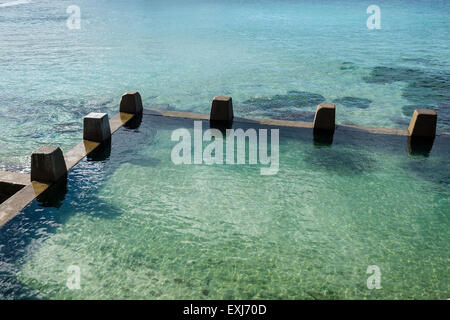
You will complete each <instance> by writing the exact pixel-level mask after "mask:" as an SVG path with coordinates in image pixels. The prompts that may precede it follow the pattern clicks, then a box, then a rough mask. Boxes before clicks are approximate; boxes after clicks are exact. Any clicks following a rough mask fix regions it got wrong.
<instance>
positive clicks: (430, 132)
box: [408, 109, 437, 138]
mask: <svg viewBox="0 0 450 320" xmlns="http://www.w3.org/2000/svg"><path fill="white" fill-rule="evenodd" d="M436 123H437V114H436V111H434V110H425V109H416V110H414V112H413V115H412V118H411V122H410V123H409V127H408V134H409V136H411V137H430V138H431V137H434V136H435V135H436Z"/></svg>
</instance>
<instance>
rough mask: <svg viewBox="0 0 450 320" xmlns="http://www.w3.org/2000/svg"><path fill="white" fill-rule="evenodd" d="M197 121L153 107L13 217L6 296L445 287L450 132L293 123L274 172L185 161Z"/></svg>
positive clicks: (367, 294)
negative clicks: (416, 139)
mask: <svg viewBox="0 0 450 320" xmlns="http://www.w3.org/2000/svg"><path fill="white" fill-rule="evenodd" d="M193 126H194V123H193V120H187V119H170V118H164V117H161V116H152V115H150V114H148V113H145V114H144V117H143V119H142V124H141V125H140V126H139V127H137V128H136V126H134V129H133V128H122V129H120V130H119V131H118V133H116V134H115V135H114V136H113V138H112V142H111V144H110V145H108V144H107V145H105V146H104V147H103V148H102V149H100V150H98V151H96V152H95V154H91V155H90V156H89V157H88V159H85V160H83V161H82V162H80V163H79V164H78V165H77V166H76V167H75V168H74V169H73V170H72V171H70V173H69V175H68V178H67V183H66V184H65V183H64V181H63V182H62V183H60V184H58V185H57V186H56V187H55V188H53V189H52V190H50V193H45V194H44V195H43V196H41V197H40V198H39V199H38V200H36V201H34V202H33V203H32V204H30V205H29V206H28V207H27V208H26V209H25V210H23V212H22V213H21V214H19V215H18V216H16V217H15V218H14V219H13V220H11V221H10V222H9V223H8V224H6V225H5V226H4V227H3V228H1V229H0V298H3V299H5V298H8V299H20V298H37V299H117V298H120V299H447V298H448V293H449V292H448V263H449V258H450V257H449V252H450V250H449V249H450V248H449V243H450V241H449V234H448V230H449V217H448V213H449V208H450V202H449V199H450V189H449V183H450V176H449V170H448V159H449V156H450V148H449V146H450V138H448V137H444V136H440V137H437V138H436V139H435V141H434V144H433V146H432V148H431V149H430V148H422V149H421V148H416V147H414V144H411V143H409V144H408V139H407V138H406V137H404V136H393V135H379V134H369V133H365V132H364V131H359V130H349V129H344V128H342V127H338V128H337V130H336V132H335V134H334V137H333V138H332V139H330V138H329V137H327V136H320V135H313V133H312V131H311V130H310V129H299V128H287V127H284V128H279V130H280V131H279V135H280V137H279V164H280V165H279V171H278V173H277V174H275V175H261V171H260V169H261V168H262V167H264V166H265V165H264V164H260V162H258V164H252V165H249V164H248V162H249V161H248V157H247V159H246V164H241V165H239V164H235V165H220V164H214V165H207V164H204V163H203V164H197V165H195V164H181V165H175V164H174V163H173V162H172V161H171V153H172V149H173V148H174V146H175V145H176V144H177V143H178V141H172V139H171V137H172V134H173V132H174V130H176V129H179V128H185V129H187V130H188V132H189V133H190V134H191V137H193ZM202 127H203V129H204V130H206V129H208V128H209V127H210V125H209V123H208V122H203V123H202ZM233 127H234V128H235V129H236V128H242V129H244V130H247V129H249V128H250V129H251V128H255V129H256V130H259V129H264V128H266V127H262V126H260V125H258V124H256V123H251V122H250V123H243V122H235V123H234V124H233ZM267 129H269V130H270V129H275V128H274V127H269V128H267ZM222 130H224V129H223V128H222ZM226 139H228V138H226ZM224 145H226V143H224ZM411 146H413V148H411ZM203 148H206V143H205V145H203ZM270 149H271V150H273V148H272V145H271V146H270ZM227 152H229V150H228V149H225V150H224V158H225V157H226V154H227ZM248 152H249V149H248V148H247V153H248ZM370 266H376V268H378V271H379V275H380V281H381V282H380V283H379V284H380V287H381V288H380V289H369V287H368V286H367V281H368V279H369V277H370V276H371V275H372V271H370V270H372V269H370V268H369V267H370ZM73 267H76V268H78V270H79V276H80V278H79V279H80V288H79V289H73V287H72V288H71V287H70V286H69V287H68V286H67V283H68V281H69V280H70V279H72V278H71V277H72V275H73V274H72V273H71V272H70V270H72V269H70V268H73ZM371 268H373V267H371ZM368 270H369V273H368ZM69 283H71V282H70V281H69Z"/></svg>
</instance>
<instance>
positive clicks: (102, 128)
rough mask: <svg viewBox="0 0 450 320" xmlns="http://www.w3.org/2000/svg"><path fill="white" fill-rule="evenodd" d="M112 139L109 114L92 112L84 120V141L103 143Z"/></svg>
mask: <svg viewBox="0 0 450 320" xmlns="http://www.w3.org/2000/svg"><path fill="white" fill-rule="evenodd" d="M109 138H111V129H110V128H109V119H108V114H106V113H95V112H91V113H89V114H88V115H87V116H85V117H84V118H83V139H84V140H89V141H95V142H103V141H105V140H108V139H109Z"/></svg>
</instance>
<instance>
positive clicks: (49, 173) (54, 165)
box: [31, 146, 67, 182]
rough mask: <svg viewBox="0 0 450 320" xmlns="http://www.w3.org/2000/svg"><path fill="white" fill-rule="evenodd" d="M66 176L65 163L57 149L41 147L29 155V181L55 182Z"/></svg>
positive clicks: (59, 150)
mask: <svg viewBox="0 0 450 320" xmlns="http://www.w3.org/2000/svg"><path fill="white" fill-rule="evenodd" d="M66 174H67V167H66V162H65V161H64V156H63V153H62V151H61V149H60V148H59V147H55V146H42V147H40V148H38V149H37V150H35V151H34V152H33V153H32V154H31V181H46V182H56V181H57V180H58V179H59V178H61V177H62V176H65V175H66Z"/></svg>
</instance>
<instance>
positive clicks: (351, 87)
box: [0, 0, 450, 171]
mask: <svg viewBox="0 0 450 320" xmlns="http://www.w3.org/2000/svg"><path fill="white" fill-rule="evenodd" d="M6 2H8V0H0V128H1V135H0V137H1V138H0V168H7V169H14V170H21V171H27V170H28V168H29V154H30V153H31V152H32V151H33V150H34V149H36V148H37V147H38V146H40V145H42V144H58V145H60V146H61V147H62V148H63V150H64V151H67V150H69V149H70V148H71V147H72V146H73V145H75V144H76V143H77V142H78V141H79V139H80V138H81V126H82V122H81V118H82V116H84V115H86V114H87V113H89V112H91V111H103V112H109V113H110V114H113V113H116V112H117V109H118V101H119V99H120V96H121V95H122V93H123V92H124V91H126V90H139V91H140V92H141V94H142V97H143V101H144V104H145V105H146V106H148V107H154V108H172V109H177V110H190V111H197V112H208V111H209V106H210V101H211V99H212V97H213V96H215V95H231V96H232V97H233V101H234V103H235V109H236V111H235V113H236V114H237V115H239V116H244V115H247V116H253V117H274V118H281V119H290V120H311V118H312V112H313V111H314V109H315V106H316V105H317V103H319V102H322V101H329V102H335V103H336V104H337V106H338V111H337V121H338V123H353V124H359V125H372V126H382V127H395V128H405V126H407V124H408V121H409V118H410V115H411V112H412V110H413V109H414V108H417V107H425V108H433V109H436V110H437V111H438V114H439V121H438V130H440V131H449V128H450V120H449V117H450V106H449V100H450V99H449V92H450V90H449V89H450V49H449V46H448V39H449V38H450V21H449V19H448V16H449V12H450V3H449V2H448V1H437V0H435V1H429V0H427V1H399V0H397V1H395V0H393V1H391V0H390V1H376V4H377V5H379V6H380V8H381V30H368V29H367V27H366V20H367V18H368V17H369V14H367V13H366V9H367V7H368V6H369V5H370V4H372V2H364V1H356V0H353V1H350V0H347V1H334V0H333V1H331V0H330V1H320V2H317V1H312V0H311V1H256V0H255V1H245V0H240V1H213V0H211V1H178V2H177V1H138V0H136V1H132V2H130V1H118V0H113V1H105V0H99V1H86V0H76V1H49V0H41V1H37V0H36V1H35V0H30V1H29V3H24V4H20V5H17V6H9V7H4V6H1V4H5V3H6ZM70 5H77V6H79V8H80V10H81V29H79V30H69V29H68V28H67V27H66V21H67V18H68V16H69V15H68V14H67V13H66V9H67V8H68V7H69V6H70Z"/></svg>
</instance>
